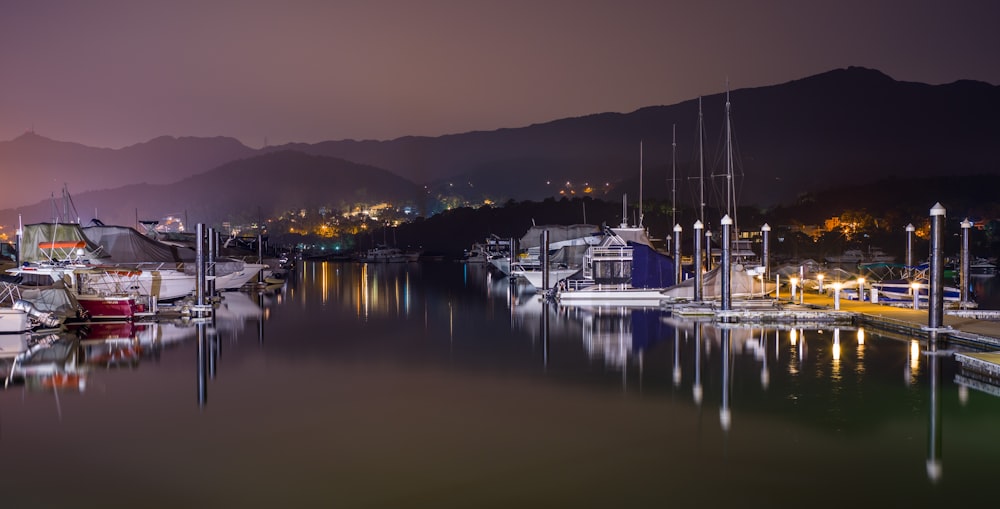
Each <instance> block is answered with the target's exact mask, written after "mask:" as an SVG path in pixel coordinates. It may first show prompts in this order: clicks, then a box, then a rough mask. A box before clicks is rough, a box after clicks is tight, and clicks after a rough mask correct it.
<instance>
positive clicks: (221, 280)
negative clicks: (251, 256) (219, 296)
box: [215, 263, 267, 290]
mask: <svg viewBox="0 0 1000 509" xmlns="http://www.w3.org/2000/svg"><path fill="white" fill-rule="evenodd" d="M266 268H267V265H264V264H261V263H246V264H243V269H242V270H237V271H234V272H230V273H229V274H226V275H224V276H218V277H216V278H215V289H216V290H238V289H240V288H242V287H243V285H245V284H247V283H249V282H250V280H251V279H253V278H254V277H256V276H257V274H258V273H260V271H261V270H264V269H266Z"/></svg>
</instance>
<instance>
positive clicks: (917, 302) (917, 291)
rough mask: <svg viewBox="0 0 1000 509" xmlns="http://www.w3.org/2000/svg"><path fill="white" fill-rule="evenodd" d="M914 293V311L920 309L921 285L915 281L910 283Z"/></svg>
mask: <svg viewBox="0 0 1000 509" xmlns="http://www.w3.org/2000/svg"><path fill="white" fill-rule="evenodd" d="M910 287H911V288H912V291H913V309H920V283H918V282H916V281H914V282H912V283H910Z"/></svg>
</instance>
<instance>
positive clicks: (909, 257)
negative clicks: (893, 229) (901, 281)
mask: <svg viewBox="0 0 1000 509" xmlns="http://www.w3.org/2000/svg"><path fill="white" fill-rule="evenodd" d="M914 231H916V228H915V227H914V226H913V223H910V224H908V225H906V273H907V275H909V273H910V271H912V270H913V268H912V267H913V232H914Z"/></svg>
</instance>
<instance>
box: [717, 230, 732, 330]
mask: <svg viewBox="0 0 1000 509" xmlns="http://www.w3.org/2000/svg"><path fill="white" fill-rule="evenodd" d="M720 223H721V224H722V265H721V266H720V269H719V270H721V271H722V310H723V311H729V310H730V309H732V308H733V302H732V301H733V287H732V284H731V282H730V280H729V279H730V274H731V273H730V270H731V269H732V264H733V259H732V256H730V252H731V246H732V239H731V235H732V229H733V219H732V218H731V217H729V214H726V215H724V216H722V221H720Z"/></svg>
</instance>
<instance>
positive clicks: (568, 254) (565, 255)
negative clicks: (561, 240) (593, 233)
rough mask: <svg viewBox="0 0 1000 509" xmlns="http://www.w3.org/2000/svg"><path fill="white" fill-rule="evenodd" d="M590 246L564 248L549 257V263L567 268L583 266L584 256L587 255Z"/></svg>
mask: <svg viewBox="0 0 1000 509" xmlns="http://www.w3.org/2000/svg"><path fill="white" fill-rule="evenodd" d="M589 248H590V246H588V245H579V246H563V247H561V248H559V249H557V250H556V251H555V252H554V253H552V254H551V255H549V263H550V264H555V265H565V266H567V267H579V266H580V265H582V264H583V255H584V254H586V253H587V249H589Z"/></svg>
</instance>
